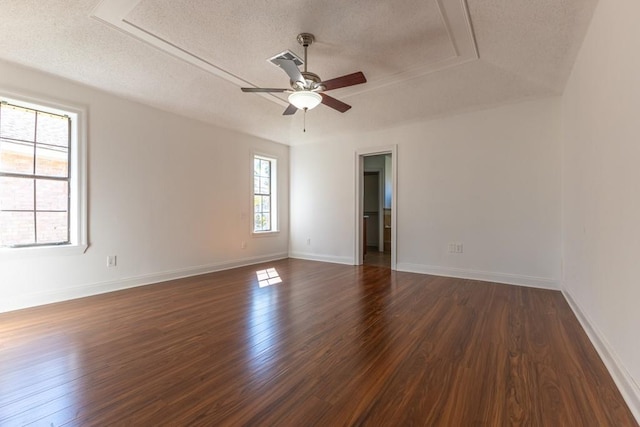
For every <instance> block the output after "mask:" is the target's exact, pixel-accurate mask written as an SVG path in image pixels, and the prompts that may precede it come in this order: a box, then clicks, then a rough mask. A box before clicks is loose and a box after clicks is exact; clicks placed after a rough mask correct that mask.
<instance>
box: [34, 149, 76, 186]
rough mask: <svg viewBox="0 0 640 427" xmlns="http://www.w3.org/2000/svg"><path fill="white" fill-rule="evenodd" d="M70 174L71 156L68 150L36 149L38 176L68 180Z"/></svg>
mask: <svg viewBox="0 0 640 427" xmlns="http://www.w3.org/2000/svg"><path fill="white" fill-rule="evenodd" d="M68 173H69V154H68V153H67V149H66V148H49V147H43V146H40V145H39V146H37V147H36V175H43V176H57V177H63V178H66V177H67V176H68Z"/></svg>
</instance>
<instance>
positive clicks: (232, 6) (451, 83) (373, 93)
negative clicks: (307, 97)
mask: <svg viewBox="0 0 640 427" xmlns="http://www.w3.org/2000/svg"><path fill="white" fill-rule="evenodd" d="M595 4H596V0H563V1H562V2H558V1H556V0H537V1H534V2H531V1H524V0H508V1H507V0H482V1H481V0H467V1H465V0H406V1H403V2H393V1H390V0H378V1H371V0H354V1H350V2H344V1H337V0H327V1H323V2H317V1H314V2H312V1H308V0H307V1H300V0H280V1H275V2H253V1H249V0H238V1H231V0H220V1H216V2H211V1H207V0H190V1H188V2H187V1H176V0H153V1H152V0H102V1H101V2H99V3H97V4H96V2H95V0H78V1H76V2H73V3H70V2H67V1H64V0H50V1H48V2H47V7H46V8H43V7H42V3H41V2H38V1H35V0H10V1H8V2H4V3H3V15H4V19H3V25H4V27H5V33H4V34H5V35H4V36H3V38H2V39H0V58H2V59H5V60H8V61H12V62H16V63H19V64H23V65H26V66H29V67H33V68H36V69H40V70H43V71H46V72H49V73H52V74H55V75H59V76H62V77H65V78H68V79H71V80H75V81H79V82H81V83H84V84H88V85H91V86H93V87H96V88H99V89H102V90H106V91H109V92H112V93H115V94H118V95H120V96H125V97H127V98H130V99H133V100H136V101H138V102H143V103H145V104H149V105H151V106H154V107H157V108H161V109H165V110H169V111H173V112H176V113H178V114H181V115H185V116H189V117H193V118H196V119H199V120H203V121H207V122H210V123H213V124H216V125H219V126H223V127H227V128H232V129H236V130H239V131H242V132H245V133H249V134H253V135H256V136H260V137H263V138H266V139H271V140H274V141H278V142H282V143H285V144H290V145H295V144H299V143H306V142H314V141H320V140H326V139H331V138H334V137H338V136H339V135H340V134H342V133H348V132H362V131H374V130H376V129H380V128H383V127H390V126H394V125H397V124H400V123H402V122H407V121H417V120H428V119H430V118H432V117H436V116H442V115H446V114H453V113H456V112H460V111H466V110H470V109H477V108H483V107H486V106H492V105H497V104H501V103H506V102H515V101H517V100H521V99H526V98H532V97H543V96H550V95H557V94H560V93H561V92H562V89H563V87H564V83H565V81H566V79H567V77H568V75H569V73H570V70H571V66H572V64H573V61H574V59H575V56H576V54H577V50H578V48H579V46H580V43H581V41H582V38H583V36H584V32H585V30H586V27H587V24H588V21H589V19H590V16H591V14H592V12H593V8H594V6H595ZM45 9H46V10H45ZM105 24H106V25H105ZM300 32H311V33H313V34H314V35H315V36H316V42H315V43H314V44H313V45H312V46H311V47H310V48H309V57H308V67H309V70H310V71H313V72H315V73H317V74H319V75H320V76H321V77H322V78H323V79H325V80H326V79H331V78H334V77H338V76H341V75H344V74H349V73H352V72H355V71H363V72H364V73H365V75H366V76H367V79H368V82H367V83H366V84H364V85H359V86H354V87H350V88H344V89H338V90H335V91H332V92H331V95H332V96H335V97H336V98H338V99H341V100H343V101H345V102H347V103H349V104H351V105H352V106H353V108H352V109H351V110H349V111H348V112H347V113H345V114H340V113H337V112H335V111H333V110H331V109H329V108H326V107H324V106H320V107H318V108H316V109H314V110H312V111H310V112H308V113H307V128H308V129H309V131H308V132H307V133H305V134H303V133H302V132H301V130H302V123H301V122H302V114H301V113H298V114H296V115H295V116H288V117H283V116H282V115H281V113H282V111H283V109H284V106H286V105H287V103H286V101H285V100H284V99H285V98H284V97H282V96H280V95H270V94H262V95H259V94H245V93H241V92H240V90H239V87H241V86H262V87H287V85H288V79H287V76H286V75H285V74H284V72H282V70H280V69H278V68H277V67H275V66H274V65H272V64H270V63H269V62H268V61H267V59H268V58H270V57H272V56H273V55H275V54H277V53H280V52H282V51H283V50H286V49H290V50H291V51H293V52H296V53H297V54H299V55H301V54H302V48H301V46H299V45H298V43H297V42H296V40H295V37H296V35H297V34H298V33H300Z"/></svg>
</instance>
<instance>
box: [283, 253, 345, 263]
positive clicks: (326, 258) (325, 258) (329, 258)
mask: <svg viewBox="0 0 640 427" xmlns="http://www.w3.org/2000/svg"><path fill="white" fill-rule="evenodd" d="M289 258H296V259H305V260H307V261H321V262H331V263H334V264H346V265H354V264H353V258H352V257H346V256H334V255H322V254H313V253H307V252H289Z"/></svg>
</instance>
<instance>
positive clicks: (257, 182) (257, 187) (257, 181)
mask: <svg viewBox="0 0 640 427" xmlns="http://www.w3.org/2000/svg"><path fill="white" fill-rule="evenodd" d="M256 193H260V178H258V177H257V176H254V177H253V194H256Z"/></svg>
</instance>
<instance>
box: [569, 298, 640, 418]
mask: <svg viewBox="0 0 640 427" xmlns="http://www.w3.org/2000/svg"><path fill="white" fill-rule="evenodd" d="M562 294H563V295H564V297H565V299H566V300H567V302H568V303H569V306H570V307H571V310H573V312H574V313H575V315H576V317H577V318H578V321H579V322H580V324H581V325H582V328H583V329H584V330H585V332H586V333H587V336H588V337H589V339H590V340H591V343H592V344H593V346H594V347H595V348H596V351H597V352H598V354H599V355H600V358H601V359H602V361H603V362H604V364H605V366H606V367H607V370H608V371H609V374H611V377H612V378H613V381H614V382H615V383H616V385H617V386H618V390H620V394H622V397H623V398H624V400H625V402H627V406H629V409H630V410H631V412H632V413H633V416H634V417H635V418H636V421H638V423H640V387H639V386H638V384H637V383H636V382H635V381H634V379H633V378H632V377H631V374H629V371H627V369H626V368H625V367H624V365H623V364H622V362H621V361H620V358H618V356H617V354H616V352H615V351H614V350H613V348H612V347H611V345H610V344H609V342H608V341H607V339H606V338H605V337H604V335H603V334H602V332H600V330H599V329H598V328H597V327H596V326H595V324H594V323H593V322H592V321H591V319H590V318H589V316H587V314H586V313H585V312H584V310H582V307H580V305H579V304H578V303H577V302H576V300H575V299H574V298H573V296H572V295H571V293H570V292H569V291H568V290H567V289H562Z"/></svg>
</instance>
